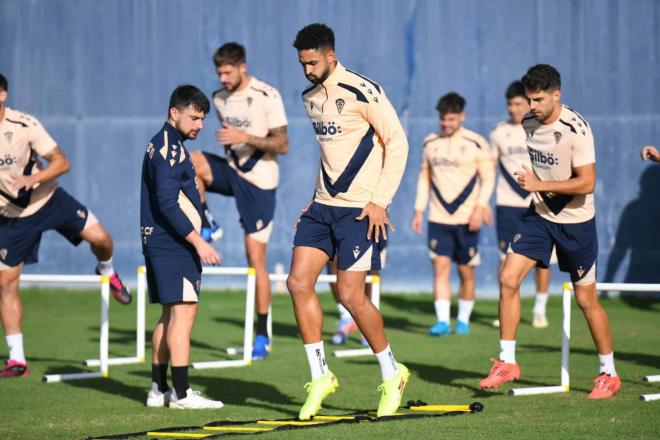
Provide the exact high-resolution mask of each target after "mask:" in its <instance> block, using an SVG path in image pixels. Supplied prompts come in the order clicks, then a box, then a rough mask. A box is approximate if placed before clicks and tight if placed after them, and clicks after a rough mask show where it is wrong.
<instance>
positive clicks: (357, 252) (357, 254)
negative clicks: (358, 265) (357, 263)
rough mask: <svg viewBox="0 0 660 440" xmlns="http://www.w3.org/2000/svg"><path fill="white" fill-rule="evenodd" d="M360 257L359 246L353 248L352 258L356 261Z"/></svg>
mask: <svg viewBox="0 0 660 440" xmlns="http://www.w3.org/2000/svg"><path fill="white" fill-rule="evenodd" d="M359 256H360V246H355V247H354V248H353V257H355V259H356V260H357V257H359Z"/></svg>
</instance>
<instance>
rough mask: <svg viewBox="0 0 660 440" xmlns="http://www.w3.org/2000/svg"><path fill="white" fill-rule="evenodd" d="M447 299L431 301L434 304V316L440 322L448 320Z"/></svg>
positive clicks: (448, 304) (448, 303)
mask: <svg viewBox="0 0 660 440" xmlns="http://www.w3.org/2000/svg"><path fill="white" fill-rule="evenodd" d="M450 304H451V303H450V302H449V300H446V299H436V300H435V301H433V305H434V306H435V317H436V318H437V319H438V321H441V322H447V323H448V322H449V306H450Z"/></svg>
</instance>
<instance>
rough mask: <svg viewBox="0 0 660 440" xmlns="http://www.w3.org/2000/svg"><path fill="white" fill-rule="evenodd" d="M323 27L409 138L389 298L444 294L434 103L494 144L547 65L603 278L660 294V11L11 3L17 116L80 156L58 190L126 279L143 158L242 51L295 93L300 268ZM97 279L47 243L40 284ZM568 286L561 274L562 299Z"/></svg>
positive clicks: (637, 6)
mask: <svg viewBox="0 0 660 440" xmlns="http://www.w3.org/2000/svg"><path fill="white" fill-rule="evenodd" d="M315 21H322V22H325V23H327V24H328V25H330V26H331V27H333V28H334V30H335V33H336V36H337V53H338V55H339V58H340V59H341V60H342V62H343V63H344V64H345V65H346V66H349V67H350V68H352V69H355V70H357V71H359V72H362V73H364V74H365V75H368V76H370V77H372V78H373V79H375V80H377V81H379V82H380V83H381V84H382V85H383V86H384V88H385V90H386V91H387V94H388V96H389V97H390V99H391V100H392V102H393V103H394V105H395V107H396V108H397V109H398V110H399V112H400V115H401V118H402V121H403V123H404V126H405V128H406V130H407V132H408V135H409V140H410V145H411V150H410V158H409V161H408V167H407V171H406V175H405V177H404V181H403V183H402V185H401V189H400V190H399V193H398V194H397V196H396V198H395V200H394V203H393V206H392V217H393V220H394V224H395V225H396V227H397V232H396V233H395V234H393V238H392V240H391V247H390V264H389V268H388V269H387V271H386V272H385V274H384V277H385V281H384V282H385V283H386V284H385V287H386V289H388V290H394V289H405V290H411V289H423V290H430V288H431V269H430V264H429V263H428V259H427V252H426V249H425V240H424V239H423V238H420V237H417V236H416V235H414V234H413V233H412V232H411V230H410V226H409V224H410V221H411V218H412V204H413V198H414V192H415V182H416V177H417V167H418V163H419V157H420V152H421V142H422V139H423V137H424V136H425V134H427V133H428V132H430V131H433V130H436V128H437V117H436V113H435V110H434V106H435V103H436V101H437V99H438V97H439V96H440V95H441V94H443V93H445V92H448V91H450V90H456V91H459V92H460V93H461V94H463V95H464V96H465V97H466V98H467V101H468V107H467V112H468V119H467V122H466V126H467V127H468V128H470V129H473V130H476V131H478V132H480V133H482V134H483V135H487V134H488V131H489V130H490V128H491V127H492V126H493V124H494V123H495V122H496V121H498V120H500V119H503V118H504V117H505V116H506V115H505V102H504V98H503V93H504V89H505V88H506V86H507V85H508V83H509V82H510V81H511V80H513V79H517V78H519V77H520V76H521V75H522V74H523V73H524V72H525V70H526V68H527V67H528V66H530V65H532V64H536V63H539V62H544V63H550V64H553V65H555V66H556V67H557V68H558V69H559V70H560V72H561V73H562V76H563V83H564V84H563V100H564V102H566V103H568V104H569V105H571V106H572V107H574V108H576V109H578V111H580V112H581V113H582V114H583V115H584V116H585V117H586V118H587V119H588V120H589V121H590V122H591V123H592V126H593V128H594V133H595V137H596V142H597V160H598V187H597V194H596V201H597V219H598V232H599V239H600V247H601V254H600V267H601V271H600V274H599V278H600V279H603V278H605V270H604V269H605V267H606V265H607V264H608V263H609V265H610V266H611V267H610V268H609V271H608V272H609V274H608V279H614V280H623V279H624V278H625V279H626V280H629V281H630V280H632V281H634V280H639V281H649V280H651V279H652V278H653V274H658V273H660V254H659V252H658V249H660V235H659V233H658V232H656V231H658V230H659V229H658V227H657V226H656V225H657V219H658V217H660V209H659V208H658V202H657V200H658V199H657V196H655V197H654V195H653V192H654V190H655V191H657V188H658V187H659V181H660V178H659V177H660V170H659V168H660V167H659V166H650V165H647V164H643V163H640V161H639V159H638V150H639V149H640V148H641V146H642V145H644V144H645V143H649V142H652V143H656V144H660V90H659V88H658V84H660V2H657V1H653V0H640V1H635V2H630V1H623V0H621V1H614V0H612V1H606V0H591V1H586V0H585V1H579V2H578V1H570V0H563V1H552V2H548V1H542V0H536V1H527V0H507V1H505V0H483V1H476V0H475V1H468V2H466V1H462V0H451V1H407V2H405V1H394V0H386V1H383V0H380V1H379V0H370V1H322V2H321V1H306V0H298V1H296V0H282V1H254V0H252V1H240V2H237V1H210V0H208V1H200V0H197V1H183V0H177V1H175V0H161V1H155V0H151V1H146V0H145V1H137V0H134V1H129V0H113V1H110V0H100V1H84V0H59V1H49V0H32V1H23V0H3V1H0V72H3V73H4V74H5V75H6V76H7V77H8V78H9V80H10V101H9V105H10V106H11V107H14V108H17V109H23V110H25V111H28V112H30V113H32V114H34V115H36V116H37V117H39V118H40V119H41V121H42V122H43V123H44V125H45V126H46V128H47V129H48V130H49V131H50V133H51V134H52V135H53V137H54V138H55V139H56V140H57V141H58V142H59V143H60V145H61V146H62V148H63V149H64V150H65V151H66V153H67V154H68V155H69V157H70V159H71V161H72V165H73V167H72V171H71V172H70V173H69V174H68V175H66V176H65V177H63V178H61V179H60V182H61V183H62V185H63V186H64V187H65V188H67V190H68V191H69V192H71V193H72V194H74V195H75V196H76V197H78V198H79V199H80V200H81V201H83V203H85V204H87V205H88V206H89V207H90V208H91V209H92V210H94V211H95V212H96V214H97V215H98V217H99V218H100V219H101V220H102V221H103V223H104V224H105V225H106V227H107V228H108V229H109V230H110V231H111V233H112V234H113V236H114V238H115V245H116V258H115V259H116V264H117V266H118V267H119V269H120V271H121V273H124V274H126V275H124V277H126V278H131V276H132V275H129V274H132V273H133V271H134V268H135V266H136V265H138V264H139V263H141V261H142V257H141V254H140V243H139V238H138V226H139V224H138V216H139V212H138V210H139V205H138V198H139V190H138V188H139V177H140V163H141V160H142V155H143V151H144V148H145V146H146V143H147V142H148V140H149V139H150V137H151V136H152V134H153V133H154V132H155V131H156V130H158V129H159V127H160V125H161V124H162V122H163V120H164V118H165V115H166V111H167V103H168V99H169V95H170V93H171V91H172V90H173V88H174V87H175V86H176V85H178V84H180V83H184V82H188V83H193V84H196V85H198V86H199V87H201V88H202V89H203V90H205V91H206V92H208V93H209V94H210V93H211V92H212V91H213V90H214V89H215V88H217V78H216V76H215V73H214V69H213V66H212V63H211V54H212V53H213V51H214V50H215V49H216V48H217V47H218V46H219V45H220V44H221V43H223V42H225V41H229V40H236V41H239V42H242V43H243V44H245V46H246V48H247V51H248V63H249V69H250V72H251V73H252V74H254V75H255V76H257V77H259V78H262V79H264V80H266V81H267V82H270V83H271V84H273V85H275V86H276V87H277V88H278V89H279V90H280V91H281V93H282V96H283V97H284V101H285V106H286V109H287V112H288V118H289V124H290V125H289V133H290V150H289V154H288V155H286V156H285V157H282V158H281V161H280V164H281V167H282V182H281V185H280V188H279V190H278V200H277V203H278V206H277V212H276V220H275V221H276V227H275V231H274V233H273V236H272V240H271V245H270V247H269V261H270V265H271V269H272V267H273V266H274V264H275V263H277V262H282V263H284V264H285V266H286V267H288V264H289V258H290V247H291V242H292V236H293V232H294V230H293V228H292V227H291V225H292V224H293V223H294V222H295V219H296V217H297V216H298V214H299V212H300V208H301V207H302V206H303V205H304V204H305V202H306V201H307V199H308V197H309V195H310V192H311V188H312V186H313V184H314V177H315V172H316V170H317V164H318V147H317V145H316V143H315V139H314V136H313V131H312V130H311V127H310V124H309V122H308V121H307V120H306V117H305V115H304V112H303V108H302V105H301V102H300V92H301V90H302V89H303V88H305V87H306V85H307V84H306V80H305V78H304V77H303V75H302V73H301V69H300V67H299V66H298V64H297V58H296V53H295V51H294V49H293V48H292V47H291V43H292V41H293V38H294V36H295V33H296V32H297V30H298V29H299V28H301V27H302V26H303V25H305V24H308V23H310V22H315ZM217 127H218V123H217V121H216V120H214V118H213V117H210V118H209V119H208V120H207V125H206V130H205V132H203V133H202V136H201V137H200V139H199V140H197V141H195V142H191V143H189V147H190V148H193V149H207V150H212V149H215V148H217V147H216V145H215V141H214V136H213V132H214V130H215V129H216V128H217ZM643 173H644V178H642V174H643ZM210 205H211V207H212V208H213V210H214V212H215V214H216V216H217V217H220V218H221V219H222V223H223V226H224V228H225V231H226V234H225V238H223V240H222V242H221V246H220V248H221V252H222V253H223V255H224V260H225V264H226V265H230V266H235V265H244V264H245V260H244V253H243V244H242V243H243V239H242V232H241V230H240V228H239V226H238V217H237V214H236V212H235V208H234V205H233V201H232V200H230V199H223V198H221V197H220V196H212V197H211V199H210ZM615 243H619V244H618V245H617V246H616V247H615ZM481 247H482V254H483V258H482V259H483V264H482V266H481V267H480V269H479V285H478V286H479V292H481V293H482V294H483V293H488V292H494V291H495V290H496V284H495V282H496V267H497V264H498V256H497V249H496V241H495V237H494V231H493V230H492V229H487V230H485V231H484V232H483V234H482V241H481ZM613 250H614V252H613ZM611 255H612V257H610V256H611ZM608 260H609V261H608ZM630 261H632V262H633V263H632V264H631V263H630ZM93 265H94V264H93V259H92V258H91V257H90V255H89V253H88V251H87V250H83V249H75V248H72V247H71V246H70V245H69V244H68V243H67V242H66V241H65V240H63V239H62V238H61V237H59V236H58V235H57V234H56V233H52V232H50V233H47V234H46V236H45V238H44V240H43V243H42V248H41V262H40V264H39V265H37V266H33V267H31V268H29V271H30V272H39V273H49V272H60V273H67V272H68V273H81V272H82V273H84V272H89V271H91V270H92V269H93ZM617 269H618V270H617ZM565 279H566V277H565V276H564V275H561V276H557V277H555V284H558V283H559V282H560V281H563V280H565ZM655 281H657V275H656V278H655Z"/></svg>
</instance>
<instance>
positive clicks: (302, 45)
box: [293, 23, 335, 50]
mask: <svg viewBox="0 0 660 440" xmlns="http://www.w3.org/2000/svg"><path fill="white" fill-rule="evenodd" d="M293 47H295V48H296V49H298V50H305V49H332V50H334V49H335V33H334V32H333V31H332V29H330V28H329V27H328V26H326V25H325V24H323V23H313V24H308V25H307V26H305V27H304V28H302V29H300V30H299V31H298V34H297V35H296V39H295V41H294V42H293Z"/></svg>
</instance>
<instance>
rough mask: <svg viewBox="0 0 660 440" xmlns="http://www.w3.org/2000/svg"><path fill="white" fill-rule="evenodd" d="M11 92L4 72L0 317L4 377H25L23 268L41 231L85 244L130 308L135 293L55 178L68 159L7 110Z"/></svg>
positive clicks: (103, 234)
mask: <svg viewBox="0 0 660 440" xmlns="http://www.w3.org/2000/svg"><path fill="white" fill-rule="evenodd" d="M8 93H9V84H8V82H7V79H6V78H5V77H4V76H3V75H1V74H0V150H1V151H2V158H0V317H1V318H2V325H3V327H4V330H5V338H6V339H7V345H8V347H9V360H8V361H7V364H6V367H5V368H4V369H3V370H2V373H0V377H21V376H27V375H28V374H29V371H28V366H27V361H26V360H25V353H24V351H23V333H22V330H21V323H22V321H23V305H22V303H21V298H20V296H19V288H18V284H19V277H20V275H21V272H22V270H23V266H24V265H25V264H32V263H36V262H37V260H38V251H39V243H40V242H41V234H42V233H43V232H45V231H48V230H56V231H57V232H59V233H60V234H61V235H62V236H64V238H66V239H67V240H68V241H69V242H70V243H71V244H73V245H74V246H77V245H79V244H80V243H81V242H82V241H83V240H84V241H87V242H88V243H89V244H90V248H91V250H92V253H93V254H94V255H95V256H96V259H97V260H98V262H97V265H96V273H97V274H101V275H107V276H108V277H110V292H112V295H113V296H114V298H115V299H116V300H117V301H119V302H120V303H122V304H129V303H130V302H131V295H130V293H129V291H128V289H127V288H126V287H125V286H124V284H123V283H122V281H121V279H120V278H119V275H117V273H116V272H115V270H114V268H113V265H112V249H113V243H112V237H111V236H110V234H108V232H107V231H106V230H105V228H104V227H103V225H101V223H99V221H98V220H97V218H96V216H95V215H94V214H93V213H92V212H91V211H90V210H88V209H87V207H85V206H84V205H82V204H81V203H80V202H78V201H77V200H76V199H74V198H73V197H71V196H70V195H69V194H68V193H67V192H66V191H64V190H63V189H62V188H60V187H59V185H58V184H57V181H56V180H55V179H56V178H58V177H59V176H61V175H63V174H65V173H67V172H68V171H69V167H70V165H69V159H68V158H67V157H66V155H65V154H64V152H63V151H62V150H61V149H60V147H59V145H58V144H57V142H55V141H54V140H53V138H51V137H50V135H49V134H48V132H46V130H45V129H44V127H43V126H42V125H41V123H39V121H38V120H37V119H36V118H35V117H34V116H32V115H29V114H27V113H23V112H20V111H17V110H14V109H11V108H9V107H7V105H6V102H7V97H8ZM41 158H43V159H45V160H46V162H47V164H46V165H45V166H44V165H43V163H42V161H41V160H40V159H41Z"/></svg>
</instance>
